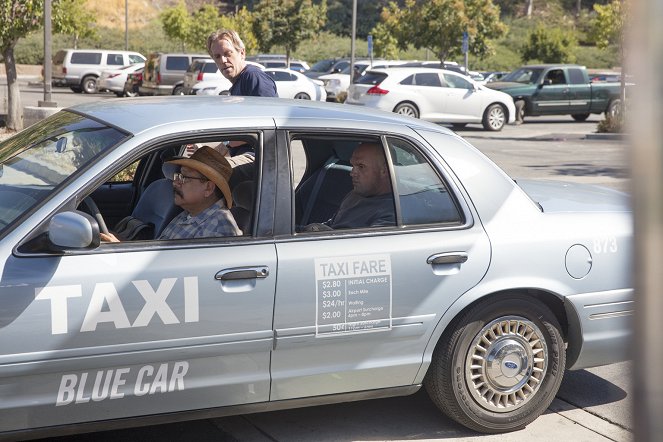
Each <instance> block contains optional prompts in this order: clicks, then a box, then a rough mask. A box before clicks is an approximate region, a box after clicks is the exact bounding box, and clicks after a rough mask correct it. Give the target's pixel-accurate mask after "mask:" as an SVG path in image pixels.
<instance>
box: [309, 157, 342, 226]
mask: <svg viewBox="0 0 663 442" xmlns="http://www.w3.org/2000/svg"><path fill="white" fill-rule="evenodd" d="M338 161H339V158H338V157H331V158H329V159H328V160H327V162H326V163H325V165H324V166H322V171H321V172H320V174H319V175H318V177H317V178H316V179H315V183H313V188H312V189H311V195H310V196H309V198H308V201H307V202H306V207H305V208H304V214H303V215H302V219H301V224H302V225H306V224H309V218H310V216H311V212H313V206H314V205H315V201H316V200H317V199H318V192H320V188H321V187H322V183H323V181H324V180H325V175H327V171H328V170H329V169H330V168H331V167H332V166H333V165H334V164H336V163H338ZM325 221H326V220H325Z"/></svg>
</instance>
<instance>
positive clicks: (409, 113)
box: [398, 107, 414, 117]
mask: <svg viewBox="0 0 663 442" xmlns="http://www.w3.org/2000/svg"><path fill="white" fill-rule="evenodd" d="M398 113H399V114H401V115H407V116H408V117H414V111H413V110H412V109H411V108H409V107H401V108H400V109H398Z"/></svg>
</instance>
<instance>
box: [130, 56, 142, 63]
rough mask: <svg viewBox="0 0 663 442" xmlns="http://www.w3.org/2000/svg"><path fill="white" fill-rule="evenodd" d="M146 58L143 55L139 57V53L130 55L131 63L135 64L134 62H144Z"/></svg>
mask: <svg viewBox="0 0 663 442" xmlns="http://www.w3.org/2000/svg"><path fill="white" fill-rule="evenodd" d="M144 61H145V59H143V58H142V57H139V56H138V55H129V63H131V64H134V63H142V62H144Z"/></svg>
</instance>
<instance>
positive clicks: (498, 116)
mask: <svg viewBox="0 0 663 442" xmlns="http://www.w3.org/2000/svg"><path fill="white" fill-rule="evenodd" d="M488 124H490V127H492V128H493V129H499V128H500V127H502V126H504V112H502V109H499V108H495V109H493V110H491V111H490V114H488Z"/></svg>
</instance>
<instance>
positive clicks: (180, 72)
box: [139, 52, 211, 95]
mask: <svg viewBox="0 0 663 442" xmlns="http://www.w3.org/2000/svg"><path fill="white" fill-rule="evenodd" d="M198 59H203V60H206V59H207V60H211V58H210V56H209V55H207V54H178V53H161V52H155V53H152V54H150V56H149V58H148V60H147V62H146V64H145V70H144V71H143V84H142V85H141V86H140V88H139V91H140V94H141V95H182V94H183V91H184V74H185V73H186V70H187V69H188V68H189V66H190V65H191V63H192V62H193V61H194V60H198Z"/></svg>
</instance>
